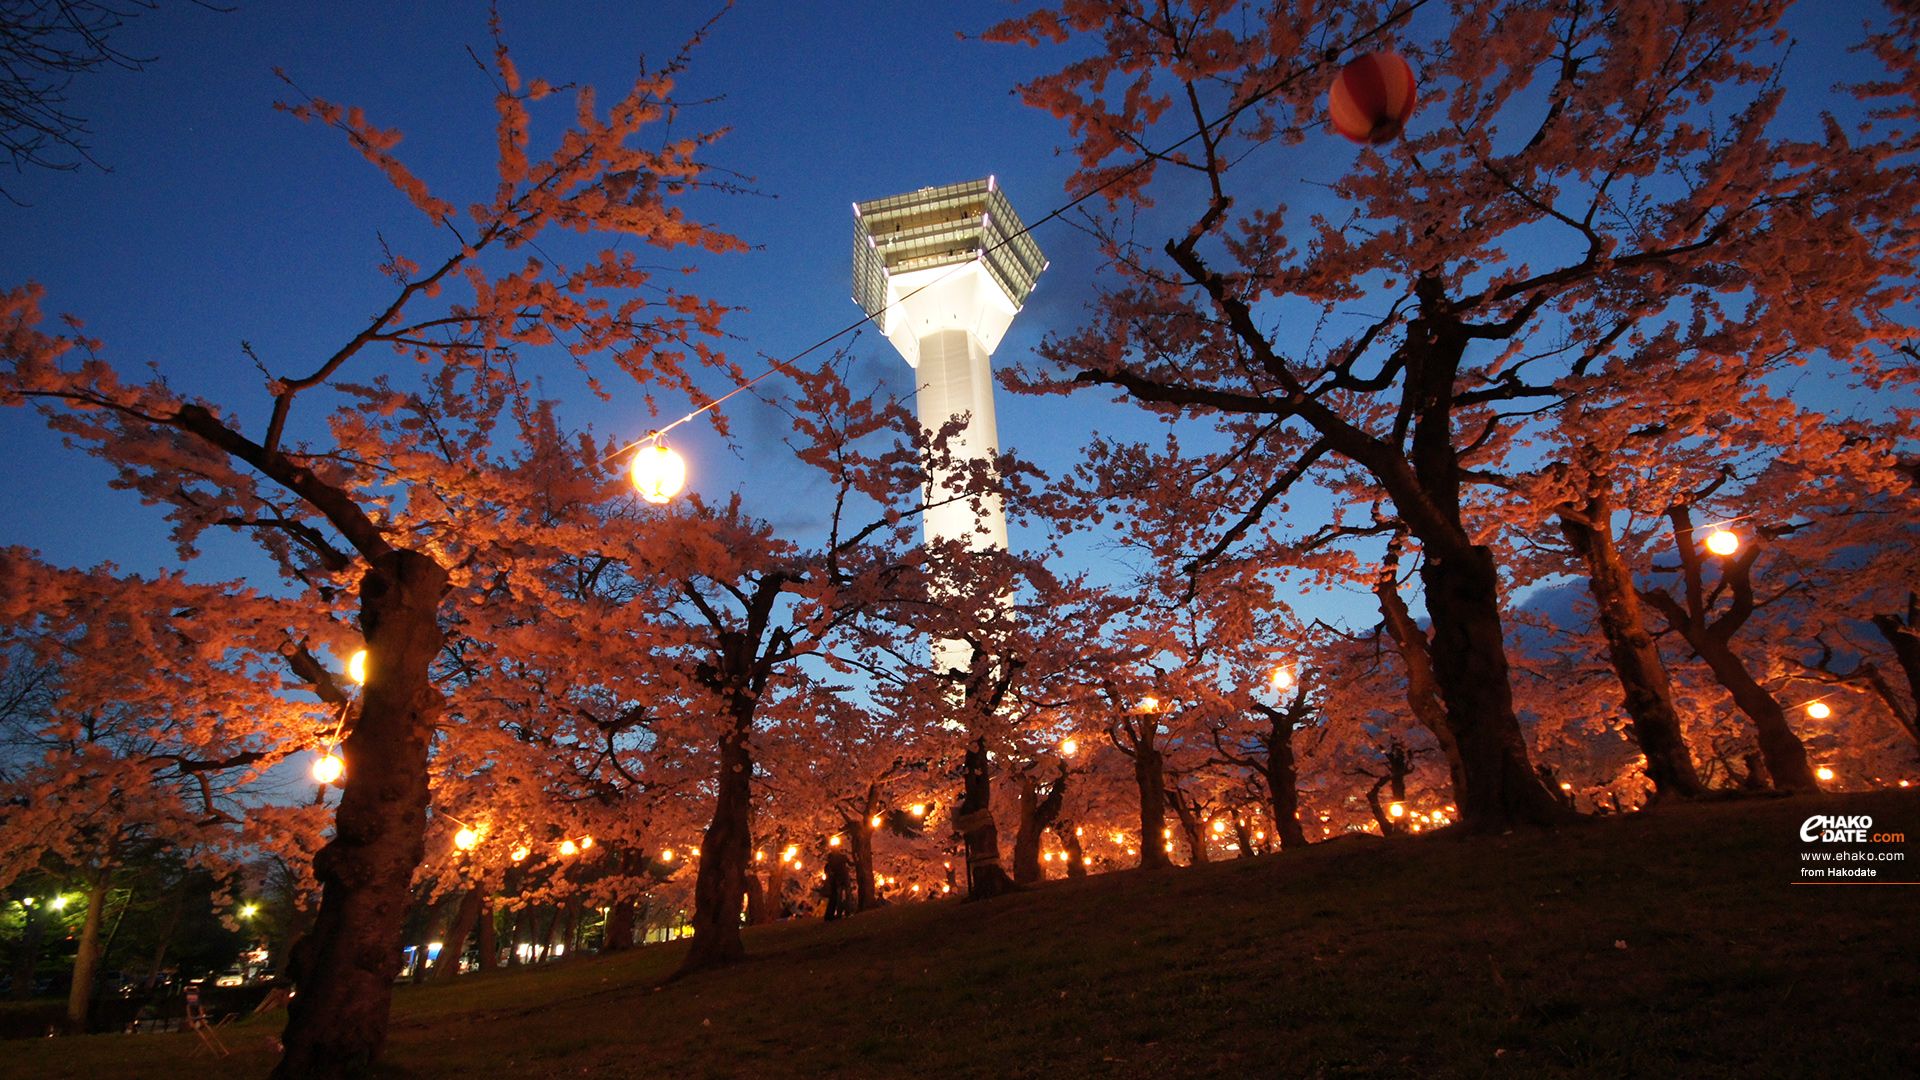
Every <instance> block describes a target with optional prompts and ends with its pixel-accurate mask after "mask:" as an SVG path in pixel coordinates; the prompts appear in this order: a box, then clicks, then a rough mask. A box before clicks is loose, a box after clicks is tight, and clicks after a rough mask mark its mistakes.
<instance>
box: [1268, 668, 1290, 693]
mask: <svg viewBox="0 0 1920 1080" xmlns="http://www.w3.org/2000/svg"><path fill="white" fill-rule="evenodd" d="M1292 685H1293V672H1291V671H1288V670H1287V669H1286V668H1274V669H1273V688H1274V689H1275V690H1285V689H1286V688H1287V687H1289V686H1292Z"/></svg>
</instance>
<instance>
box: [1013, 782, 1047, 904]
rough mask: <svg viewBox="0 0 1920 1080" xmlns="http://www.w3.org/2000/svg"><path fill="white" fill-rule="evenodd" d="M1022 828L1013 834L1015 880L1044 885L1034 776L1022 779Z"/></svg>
mask: <svg viewBox="0 0 1920 1080" xmlns="http://www.w3.org/2000/svg"><path fill="white" fill-rule="evenodd" d="M1019 803H1020V824H1019V826H1018V827H1017V828H1016V829H1015V830H1014V833H1013V880H1014V882H1015V883H1016V884H1020V885H1031V884H1033V883H1034V882H1036V881H1043V880H1045V878H1046V875H1045V874H1043V873H1042V872H1041V870H1040V784H1039V782H1038V781H1036V780H1034V778H1033V777H1032V776H1029V775H1027V774H1025V773H1022V774H1021V775H1020V799H1019Z"/></svg>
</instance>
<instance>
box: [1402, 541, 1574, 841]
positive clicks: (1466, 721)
mask: <svg viewBox="0 0 1920 1080" xmlns="http://www.w3.org/2000/svg"><path fill="white" fill-rule="evenodd" d="M1420 580H1421V582H1422V584H1424V585H1425V586H1426V593H1427V611H1428V612H1429V613H1430V614H1431V615H1432V616H1433V641H1432V648H1431V655H1432V659H1433V673H1434V680H1435V682H1437V683H1438V684H1439V686H1440V695H1441V699H1442V700H1443V701H1445V702H1446V706H1447V718H1446V726H1447V727H1448V728H1449V729H1450V730H1451V731H1452V732H1453V736H1454V739H1455V741H1456V742H1457V744H1458V746H1459V748H1460V767H1461V778H1462V780H1463V781H1464V783H1465V786H1464V787H1462V788H1460V789H1458V790H1457V791H1456V792H1455V795H1456V799H1457V802H1458V803H1459V806H1460V817H1461V824H1462V825H1463V826H1465V828H1466V829H1467V831H1469V832H1486V831H1496V830H1499V829H1503V828H1506V827H1507V826H1509V825H1513V824H1517V823H1528V824H1535V825H1552V824H1556V823H1560V822H1565V821H1568V820H1570V817H1571V815H1569V814H1568V813H1567V811H1566V809H1565V808H1564V807H1562V806H1561V805H1560V804H1559V803H1558V802H1555V801H1554V798H1553V796H1552V795H1549V794H1548V793H1547V789H1546V788H1544V787H1542V786H1541V785H1540V777H1539V776H1538V775H1537V774H1535V773H1534V771H1533V764H1532V762H1531V761H1530V760H1529V759H1528V754H1527V740H1526V736H1525V735H1524V734H1523V733H1522V732H1521V730H1520V721H1519V719H1518V718H1517V717H1516V716H1515V714H1514V711H1513V687H1512V685H1511V683H1510V682H1509V680H1508V672H1507V653H1506V645H1505V642H1504V641H1503V640H1502V637H1501V625H1500V579H1499V573H1498V572H1497V571H1496V570H1495V568H1494V562H1493V551H1492V550H1491V549H1490V548H1488V547H1486V546H1485V545H1478V544H1476V545H1473V546H1470V547H1466V546H1463V547H1462V548H1461V551H1460V554H1459V555H1457V556H1455V557H1450V558H1442V557H1440V556H1439V555H1438V554H1437V553H1435V552H1434V551H1433V550H1431V549H1429V550H1428V552H1427V558H1426V561H1425V562H1423V563H1422V564H1421V567H1420Z"/></svg>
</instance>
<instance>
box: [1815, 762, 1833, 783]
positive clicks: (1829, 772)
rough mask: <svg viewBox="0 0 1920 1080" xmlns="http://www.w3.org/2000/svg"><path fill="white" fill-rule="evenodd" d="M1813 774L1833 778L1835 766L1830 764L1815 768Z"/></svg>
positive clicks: (1823, 778) (1821, 777)
mask: <svg viewBox="0 0 1920 1080" xmlns="http://www.w3.org/2000/svg"><path fill="white" fill-rule="evenodd" d="M1813 775H1815V776H1817V777H1819V778H1820V779H1822V780H1831V779H1833V767H1832V766H1830V765H1822V766H1820V767H1819V768H1818V769H1815V770H1813Z"/></svg>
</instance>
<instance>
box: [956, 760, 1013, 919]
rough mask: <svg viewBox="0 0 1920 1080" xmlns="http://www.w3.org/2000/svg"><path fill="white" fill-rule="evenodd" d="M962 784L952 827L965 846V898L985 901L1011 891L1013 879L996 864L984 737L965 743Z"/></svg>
mask: <svg viewBox="0 0 1920 1080" xmlns="http://www.w3.org/2000/svg"><path fill="white" fill-rule="evenodd" d="M962 772H963V777H964V787H963V790H962V793H961V796H960V806H959V813H957V814H955V815H954V819H953V825H954V828H956V829H958V830H960V836H961V839H963V840H964V841H965V842H966V849H967V899H969V900H986V899H988V898H990V897H995V896H999V895H1000V894H1002V893H1005V892H1010V891H1012V889H1013V887H1014V885H1013V879H1012V878H1011V877H1008V876H1007V872H1006V870H1004V869H1002V868H1001V866H1000V827H999V825H998V824H996V823H995V822H994V820H993V774H992V772H991V771H990V769H989V762H988V761H987V740H986V739H985V738H984V737H981V738H976V739H974V740H973V742H971V743H969V744H968V745H967V757H966V762H965V765H964V767H963V770H962Z"/></svg>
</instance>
